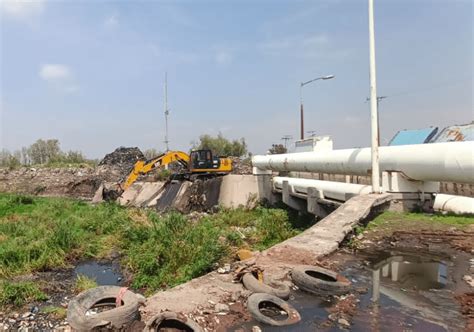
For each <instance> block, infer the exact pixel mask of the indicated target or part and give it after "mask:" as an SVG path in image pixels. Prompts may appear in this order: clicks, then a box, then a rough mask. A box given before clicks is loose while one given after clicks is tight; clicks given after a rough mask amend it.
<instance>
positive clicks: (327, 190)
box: [273, 176, 372, 201]
mask: <svg viewBox="0 0 474 332" xmlns="http://www.w3.org/2000/svg"><path fill="white" fill-rule="evenodd" d="M283 181H288V185H290V186H292V187H293V189H294V190H295V191H296V193H302V194H307V193H308V188H315V189H316V190H318V191H322V192H323V195H324V198H332V199H336V200H338V201H345V200H346V199H347V194H349V195H351V196H352V195H362V194H369V193H370V192H371V191H372V187H371V186H366V185H361V184H354V183H345V182H334V181H320V180H311V179H302V178H288V177H281V176H277V177H274V178H273V185H274V186H275V188H277V189H280V190H281V189H282V188H283Z"/></svg>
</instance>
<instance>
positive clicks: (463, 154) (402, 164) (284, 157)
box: [252, 142, 474, 183]
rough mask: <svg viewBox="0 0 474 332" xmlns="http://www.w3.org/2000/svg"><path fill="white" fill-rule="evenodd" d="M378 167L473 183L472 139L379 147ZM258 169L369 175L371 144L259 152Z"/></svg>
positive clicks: (414, 175)
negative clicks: (363, 146) (350, 147)
mask: <svg viewBox="0 0 474 332" xmlns="http://www.w3.org/2000/svg"><path fill="white" fill-rule="evenodd" d="M379 152H380V155H379V157H380V170H381V171H398V172H402V173H404V174H405V175H406V176H407V177H409V178H410V179H413V180H420V181H447V182H460V183H474V142H448V143H431V144H417V145H400V146H383V147H380V150H379ZM252 164H253V166H254V167H257V168H259V169H261V170H272V171H300V172H319V173H331V174H351V175H368V174H369V171H370V169H371V158H370V148H360V149H345V150H330V151H320V152H300V153H288V154H276V155H265V156H263V155H259V156H254V157H253V158H252Z"/></svg>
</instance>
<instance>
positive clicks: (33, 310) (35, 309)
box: [30, 306, 39, 314]
mask: <svg viewBox="0 0 474 332" xmlns="http://www.w3.org/2000/svg"><path fill="white" fill-rule="evenodd" d="M30 311H31V313H33V314H37V313H38V312H39V308H38V307H37V306H32V307H31V309H30Z"/></svg>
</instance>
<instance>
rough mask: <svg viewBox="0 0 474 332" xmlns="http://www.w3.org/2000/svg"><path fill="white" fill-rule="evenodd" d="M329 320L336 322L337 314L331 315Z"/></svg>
mask: <svg viewBox="0 0 474 332" xmlns="http://www.w3.org/2000/svg"><path fill="white" fill-rule="evenodd" d="M328 319H329V320H330V321H332V322H334V321H336V319H337V316H336V314H329V316H328Z"/></svg>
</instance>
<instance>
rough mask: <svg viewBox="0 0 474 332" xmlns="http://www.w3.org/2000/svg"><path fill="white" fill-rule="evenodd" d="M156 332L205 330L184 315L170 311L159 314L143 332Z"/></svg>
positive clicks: (194, 331) (199, 331)
mask: <svg viewBox="0 0 474 332" xmlns="http://www.w3.org/2000/svg"><path fill="white" fill-rule="evenodd" d="M154 331H162V332H164V331H183V332H203V331H204V330H203V329H202V328H201V327H200V326H199V325H198V324H197V323H196V322H194V321H193V320H191V319H190V318H188V317H186V316H184V315H183V314H177V313H175V312H170V311H168V312H163V313H160V314H157V315H155V316H153V317H152V318H151V319H150V320H148V322H147V323H146V326H145V328H144V329H143V332H154Z"/></svg>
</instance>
